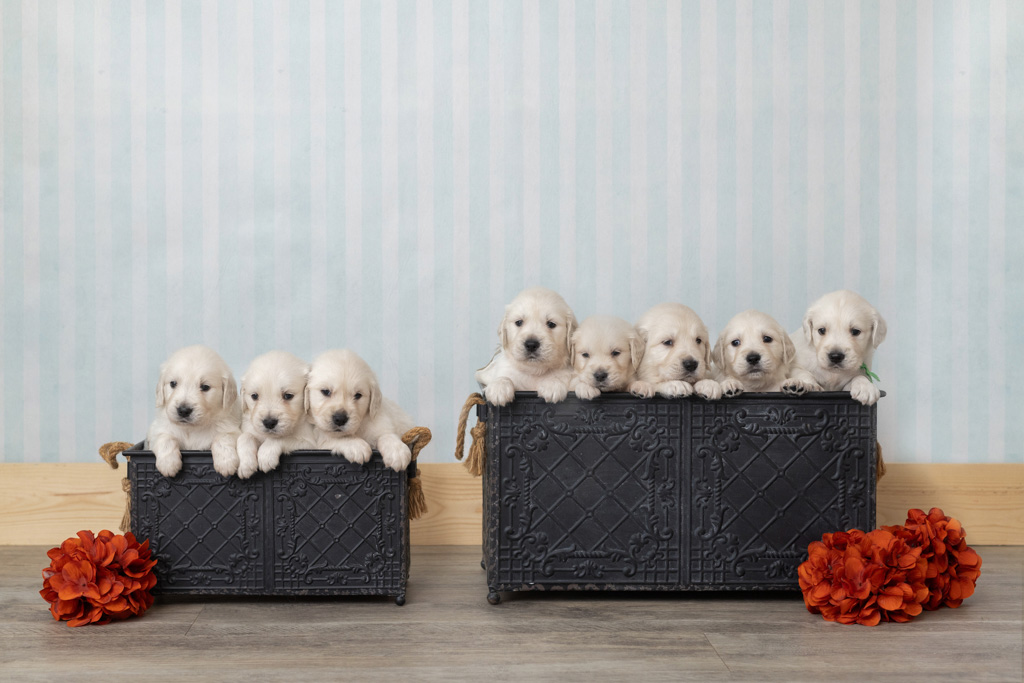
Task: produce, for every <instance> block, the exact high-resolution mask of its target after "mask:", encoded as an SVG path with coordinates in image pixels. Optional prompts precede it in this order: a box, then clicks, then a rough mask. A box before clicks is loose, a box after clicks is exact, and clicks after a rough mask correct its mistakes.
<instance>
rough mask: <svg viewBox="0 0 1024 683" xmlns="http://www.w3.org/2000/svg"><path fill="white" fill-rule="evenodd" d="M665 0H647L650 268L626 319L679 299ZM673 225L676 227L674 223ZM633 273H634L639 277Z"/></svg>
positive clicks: (648, 228)
mask: <svg viewBox="0 0 1024 683" xmlns="http://www.w3.org/2000/svg"><path fill="white" fill-rule="evenodd" d="M667 9H668V8H667V6H666V2H665V0H648V2H647V9H646V11H647V93H646V97H647V120H646V121H642V122H638V123H639V125H642V126H646V127H647V188H648V191H647V263H648V265H649V267H650V270H649V271H648V272H647V274H646V275H644V277H645V278H646V279H647V280H648V282H649V283H650V284H649V286H648V292H649V294H648V296H647V297H646V298H645V300H644V303H643V305H642V306H641V310H637V311H629V312H628V314H627V315H626V316H625V318H626V320H629V321H634V320H636V319H637V318H638V317H639V316H640V315H641V314H642V312H643V311H644V310H646V309H647V308H648V307H650V306H653V305H655V304H657V303H660V301H657V300H656V299H661V298H665V299H666V300H667V299H678V296H679V294H678V292H668V291H667V290H666V283H667V282H668V268H670V267H671V268H673V269H675V268H678V267H679V266H678V263H677V262H676V260H675V259H674V258H673V259H670V257H669V256H668V254H666V244H667V241H668V192H669V191H672V192H676V191H678V188H672V189H671V190H669V188H667V187H666V184H667V183H666V178H667V173H668V109H667V107H668V102H667V94H668V93H667V88H668V36H667V34H666V32H665V14H666V12H667ZM675 229H677V230H678V229H679V228H678V227H676V228H675ZM639 276H640V275H639V274H634V277H639Z"/></svg>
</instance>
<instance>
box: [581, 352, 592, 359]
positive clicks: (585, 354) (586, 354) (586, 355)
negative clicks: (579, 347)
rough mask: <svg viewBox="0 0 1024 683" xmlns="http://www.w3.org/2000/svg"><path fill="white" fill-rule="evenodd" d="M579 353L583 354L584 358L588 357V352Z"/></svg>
mask: <svg viewBox="0 0 1024 683" xmlns="http://www.w3.org/2000/svg"><path fill="white" fill-rule="evenodd" d="M580 355H581V356H583V357H584V358H590V354H589V353H581V354H580Z"/></svg>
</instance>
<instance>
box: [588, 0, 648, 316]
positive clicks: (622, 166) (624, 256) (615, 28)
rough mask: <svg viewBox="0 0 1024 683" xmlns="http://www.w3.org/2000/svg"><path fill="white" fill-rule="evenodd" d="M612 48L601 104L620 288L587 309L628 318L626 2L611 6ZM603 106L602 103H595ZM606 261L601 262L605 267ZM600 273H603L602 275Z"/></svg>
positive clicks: (614, 261)
mask: <svg viewBox="0 0 1024 683" xmlns="http://www.w3.org/2000/svg"><path fill="white" fill-rule="evenodd" d="M610 18H611V25H612V30H611V51H612V81H613V85H612V91H611V96H612V101H611V102H610V103H603V106H606V107H607V106H610V107H611V122H612V168H611V174H612V184H611V187H612V195H613V198H612V201H611V202H610V203H609V205H610V207H611V211H612V216H613V217H614V220H613V222H612V230H613V231H614V233H613V234H614V235H615V236H614V238H613V240H612V242H613V244H614V245H615V250H614V252H613V255H612V272H614V273H618V274H619V276H620V277H622V278H623V284H622V286H621V287H612V288H611V291H612V300H611V301H605V302H602V303H603V306H602V307H601V308H600V309H590V310H591V311H593V312H597V310H604V311H606V312H608V313H611V314H612V315H617V316H620V317H622V318H627V319H628V318H629V317H630V316H631V315H634V316H635V315H639V312H636V313H634V312H633V311H632V307H631V306H630V300H631V298H630V287H629V285H628V284H626V283H628V282H629V279H630V268H631V261H632V258H631V256H630V251H631V250H632V248H633V245H632V241H631V240H630V239H629V238H628V237H627V233H628V229H629V228H628V226H629V223H630V201H629V197H630V185H631V182H630V173H629V170H630V149H629V143H630V134H629V127H630V123H631V121H630V117H629V114H630V111H629V61H630V59H629V51H630V44H629V34H630V26H629V25H630V21H631V17H630V14H629V5H628V4H626V3H615V4H613V5H612V6H611V17H610ZM598 106H602V103H598ZM604 265H605V264H600V266H602V267H603V266H604ZM602 275H603V274H602Z"/></svg>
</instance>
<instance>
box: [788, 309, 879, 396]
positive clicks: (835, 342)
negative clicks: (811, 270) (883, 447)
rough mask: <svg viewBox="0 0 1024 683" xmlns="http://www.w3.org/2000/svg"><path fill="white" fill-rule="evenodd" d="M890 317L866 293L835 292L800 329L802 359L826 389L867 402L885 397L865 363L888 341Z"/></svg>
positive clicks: (803, 365)
mask: <svg viewBox="0 0 1024 683" xmlns="http://www.w3.org/2000/svg"><path fill="white" fill-rule="evenodd" d="M885 333H886V325H885V320H884V319H883V318H882V316H881V315H879V313H878V311H876V310H875V309H874V307H873V306H872V305H871V304H869V303H868V302H867V301H865V300H864V297H862V296H861V295H860V294H857V293H856V292H851V291H849V290H840V291H837V292H831V293H829V294H826V295H825V296H823V297H821V298H820V299H818V300H817V301H815V302H814V303H813V304H811V306H810V308H808V309H807V314H806V315H805V316H804V323H803V329H802V331H801V332H794V333H793V339H794V342H793V343H794V345H795V346H796V358H797V363H798V364H799V365H800V367H801V368H803V369H804V370H807V371H809V372H810V373H811V375H813V376H814V379H815V380H816V381H817V383H818V384H819V385H821V388H822V389H824V390H825V391H849V392H850V396H852V397H853V398H854V399H855V400H857V401H860V402H861V403H863V404H864V405H868V406H869V405H872V404H873V403H874V402H875V401H877V400H878V399H879V397H880V396H881V392H880V391H879V390H878V388H877V387H876V386H875V385H874V384H872V383H871V380H870V379H868V377H867V373H865V372H864V369H863V367H867V368H868V369H870V367H871V358H872V356H874V353H875V349H877V348H878V345H879V344H881V343H882V341H884V340H885Z"/></svg>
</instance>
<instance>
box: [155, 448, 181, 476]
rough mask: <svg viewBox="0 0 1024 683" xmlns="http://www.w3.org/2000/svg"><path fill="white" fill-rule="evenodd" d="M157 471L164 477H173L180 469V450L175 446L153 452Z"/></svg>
mask: <svg viewBox="0 0 1024 683" xmlns="http://www.w3.org/2000/svg"><path fill="white" fill-rule="evenodd" d="M154 455H155V456H156V469H157V472H159V473H160V474H162V475H164V476H165V477H173V476H176V475H177V474H178V472H180V471H181V451H179V450H178V449H177V448H172V449H168V450H165V451H162V452H155V453H154Z"/></svg>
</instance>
